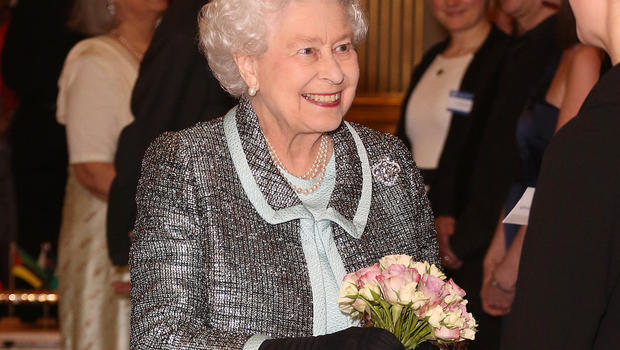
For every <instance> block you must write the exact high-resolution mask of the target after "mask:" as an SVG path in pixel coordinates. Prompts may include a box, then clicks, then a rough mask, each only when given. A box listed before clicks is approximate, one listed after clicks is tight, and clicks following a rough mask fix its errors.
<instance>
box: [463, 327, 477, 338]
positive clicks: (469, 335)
mask: <svg viewBox="0 0 620 350" xmlns="http://www.w3.org/2000/svg"><path fill="white" fill-rule="evenodd" d="M461 338H464V339H469V340H474V339H476V332H474V330H473V329H471V328H465V329H461Z"/></svg>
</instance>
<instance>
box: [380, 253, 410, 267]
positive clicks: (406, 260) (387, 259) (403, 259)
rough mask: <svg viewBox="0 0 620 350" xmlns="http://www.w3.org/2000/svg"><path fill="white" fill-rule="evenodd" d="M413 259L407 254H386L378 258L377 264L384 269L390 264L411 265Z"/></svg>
mask: <svg viewBox="0 0 620 350" xmlns="http://www.w3.org/2000/svg"><path fill="white" fill-rule="evenodd" d="M412 262H413V260H412V259H411V257H410V256H409V255H387V256H384V257H383V258H381V260H379V266H381V270H385V269H387V268H388V266H390V265H394V264H399V265H405V267H409V266H411V263H412Z"/></svg>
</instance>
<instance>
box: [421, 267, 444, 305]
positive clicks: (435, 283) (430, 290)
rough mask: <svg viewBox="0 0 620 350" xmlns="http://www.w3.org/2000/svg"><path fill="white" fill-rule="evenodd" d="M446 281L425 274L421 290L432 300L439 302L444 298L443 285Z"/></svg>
mask: <svg viewBox="0 0 620 350" xmlns="http://www.w3.org/2000/svg"><path fill="white" fill-rule="evenodd" d="M445 283H446V282H444V281H442V280H441V279H440V278H437V277H435V276H432V275H427V274H424V275H423V276H422V282H421V283H420V288H419V289H420V291H421V292H422V293H424V295H425V296H426V297H428V298H429V299H430V302H431V303H433V302H438V301H439V300H441V298H442V294H443V285H444V284H445Z"/></svg>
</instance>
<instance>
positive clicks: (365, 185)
mask: <svg viewBox="0 0 620 350" xmlns="http://www.w3.org/2000/svg"><path fill="white" fill-rule="evenodd" d="M234 112H235V109H233V110H231V112H229V113H228V114H227V115H226V117H225V119H224V132H225V134H226V139H227V143H228V147H229V149H230V153H231V156H232V160H233V164H234V166H235V170H236V172H237V174H238V176H239V178H240V181H241V184H242V186H243V189H244V191H245V193H246V195H247V196H248V198H249V199H250V201H251V202H252V204H253V205H254V207H255V209H256V211H257V212H258V213H259V214H260V215H261V217H263V219H265V220H266V221H267V222H269V223H271V224H276V223H281V222H286V221H290V220H300V230H301V232H300V238H301V243H302V247H303V251H304V255H305V258H306V265H307V266H308V272H309V276H310V285H311V288H312V302H313V332H312V333H313V335H322V334H327V333H333V332H336V331H339V330H342V329H345V328H347V327H348V326H350V325H352V324H353V323H352V322H351V321H350V320H349V319H348V317H347V315H345V314H343V313H342V312H340V310H339V309H338V304H337V300H338V290H339V288H340V283H341V282H342V279H343V278H344V276H345V274H346V271H345V268H344V264H343V262H342V258H341V257H340V254H339V252H338V249H337V247H336V244H335V242H334V237H333V233H332V226H331V225H332V223H336V224H338V225H340V226H342V228H344V229H345V231H346V232H347V233H348V234H350V235H351V236H352V237H355V238H359V237H360V236H361V235H362V232H363V231H364V228H365V226H366V220H367V218H368V212H369V209H370V199H371V194H372V181H371V174H370V166H369V164H368V155H367V154H366V149H365V148H364V145H363V144H362V142H361V140H360V138H359V135H357V133H356V132H355V130H354V129H353V128H352V127H351V126H350V125H349V124H348V123H346V122H344V123H345V124H346V125H347V127H348V129H349V131H350V132H351V133H352V136H353V139H354V140H355V144H356V147H357V152H358V155H359V158H360V160H361V162H362V164H361V165H362V196H361V200H360V203H359V204H358V208H357V211H356V214H355V216H354V218H353V220H352V221H350V220H347V219H346V218H345V217H344V216H342V215H341V214H340V213H338V212H337V211H336V210H335V209H334V208H331V207H328V203H329V200H330V197H331V194H332V192H333V190H334V187H335V184H336V180H337V173H336V161H335V157H333V156H332V157H330V161H329V162H328V165H327V168H326V170H325V178H324V179H323V183H321V185H320V186H319V187H318V188H317V189H316V190H315V191H314V192H313V193H310V194H300V195H299V198H300V200H301V202H302V203H303V205H297V206H293V207H289V208H284V209H280V210H277V211H276V210H274V209H273V208H271V206H269V204H267V201H266V200H265V197H264V196H263V194H262V192H261V191H260V189H259V188H258V185H257V184H256V182H255V181H254V178H253V176H252V172H251V170H250V167H249V165H248V162H247V159H246V156H245V153H244V152H243V148H242V147H241V140H240V138H239V133H238V131H237V128H236V121H235V114H234ZM336 146H337V145H335V147H336ZM285 176H287V178H288V179H289V181H291V182H292V183H293V184H295V185H296V186H299V187H302V188H307V187H310V184H311V183H312V180H309V182H308V180H303V179H300V178H297V177H295V176H293V175H291V174H288V173H285ZM265 339H269V337H267V336H264V335H254V336H252V337H250V338H249V339H248V341H247V342H246V344H245V346H244V350H253V349H258V348H259V347H260V344H261V343H262V342H263V341H264V340H265Z"/></svg>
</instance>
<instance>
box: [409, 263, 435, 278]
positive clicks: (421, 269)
mask: <svg viewBox="0 0 620 350" xmlns="http://www.w3.org/2000/svg"><path fill="white" fill-rule="evenodd" d="M411 267H413V268H414V269H416V270H418V273H419V274H420V275H423V274H425V273H428V270H429V269H430V268H431V265H430V264H429V263H428V261H424V262H421V261H415V262H414V263H413V264H412V266H411Z"/></svg>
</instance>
